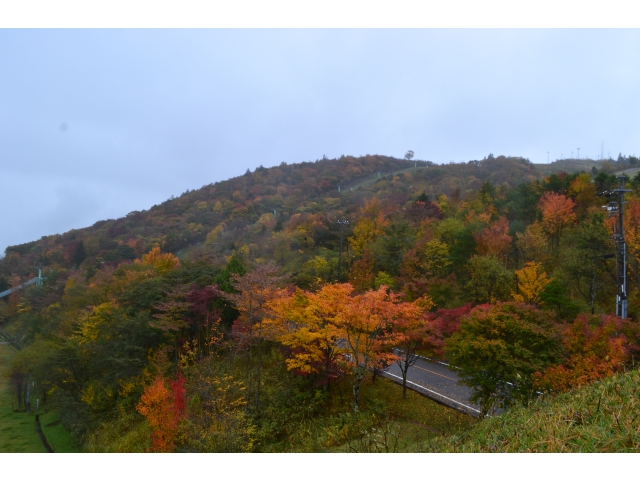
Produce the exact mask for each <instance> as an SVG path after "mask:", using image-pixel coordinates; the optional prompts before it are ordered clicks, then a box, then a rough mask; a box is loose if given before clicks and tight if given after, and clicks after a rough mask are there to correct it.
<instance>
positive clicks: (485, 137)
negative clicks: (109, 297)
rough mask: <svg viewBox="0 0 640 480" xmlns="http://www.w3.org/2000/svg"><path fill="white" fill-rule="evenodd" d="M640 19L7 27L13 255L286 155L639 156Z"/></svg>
mask: <svg viewBox="0 0 640 480" xmlns="http://www.w3.org/2000/svg"><path fill="white" fill-rule="evenodd" d="M639 78H640V30H622V29H619V30H615V29H614V30H607V29H600V30H581V29H568V30H534V29H527V30H504V29H502V30H460V29H456V30H443V29H431V30H419V29H418V30H408V29H407V30H393V29H387V30H376V29H367V30H319V29H317V30H316V29H310V30H305V29H298V30H273V29H270V30H252V29H242V30H233V29H222V30H77V29H74V30H64V29H59V30H21V29H9V30H7V29H4V30H0V173H1V177H0V182H1V183H0V185H1V188H0V202H2V208H1V209H0V212H1V213H0V221H1V224H2V228H1V230H0V250H4V248H5V247H6V246H7V245H13V244H18V243H24V242H27V241H31V240H36V239H38V238H40V237H41V236H43V235H49V234H54V233H62V232H65V231H67V230H69V229H71V228H82V227H85V226H89V225H91V224H93V223H94V222H96V221H97V220H101V219H106V218H117V217H121V216H123V215H126V214H127V213H128V212H130V211H132V210H143V209H147V208H149V207H151V206H152V205H154V204H156V203H160V202H162V201H164V200H166V199H167V198H168V197H170V196H171V195H179V194H180V193H182V192H184V191H185V190H187V189H196V188H200V187H201V186H202V185H205V184H209V183H211V182H215V181H219V180H225V179H227V178H230V177H233V176H237V175H240V174H242V173H244V171H245V170H246V169H247V168H250V169H252V170H253V169H255V167H257V166H258V165H261V164H262V165H264V166H274V165H278V164H279V163H280V162H282V161H285V162H288V163H293V162H301V161H308V160H315V159H317V158H322V156H323V155H326V156H327V157H329V158H333V157H336V156H340V155H341V154H346V155H355V156H358V155H365V154H368V153H369V154H375V153H379V154H385V155H393V156H396V157H402V156H403V155H404V153H405V151H406V150H408V149H412V150H414V151H415V153H416V158H418V159H424V160H432V161H434V162H437V163H442V162H450V161H456V162H457V161H467V160H471V159H482V158H483V157H484V156H486V155H487V154H489V153H494V154H495V155H499V154H505V155H520V156H523V157H527V158H529V159H531V160H532V161H533V162H536V163H538V162H539V163H542V162H546V160H547V151H549V152H550V157H551V160H552V161H553V160H554V159H556V158H560V157H561V155H563V156H564V158H566V157H568V156H570V155H571V152H572V151H573V153H574V156H575V155H577V147H581V150H580V156H581V157H584V156H585V154H586V155H588V156H590V157H592V158H596V157H597V156H598V155H599V154H600V149H601V142H604V152H605V155H606V154H608V153H609V152H611V155H612V156H614V157H615V156H617V155H618V153H619V152H622V153H623V154H633V153H635V154H638V153H640V144H639V143H638V140H639V134H640V118H639V113H640V108H639V107H640V91H639V89H638V84H639Z"/></svg>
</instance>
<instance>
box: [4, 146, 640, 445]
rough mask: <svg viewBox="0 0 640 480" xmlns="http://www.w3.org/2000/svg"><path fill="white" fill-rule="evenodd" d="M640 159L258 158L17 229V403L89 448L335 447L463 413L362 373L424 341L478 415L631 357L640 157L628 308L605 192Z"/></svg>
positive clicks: (8, 331)
mask: <svg viewBox="0 0 640 480" xmlns="http://www.w3.org/2000/svg"><path fill="white" fill-rule="evenodd" d="M631 160H633V161H631ZM637 163H638V159H636V158H630V159H626V158H622V157H621V158H620V159H619V160H618V161H617V162H610V161H604V162H598V163H597V164H594V163H593V161H589V163H585V167H586V168H585V169H584V171H580V168H579V167H580V163H579V162H577V161H574V160H572V161H571V162H570V163H567V167H568V168H567V170H570V171H569V172H567V171H562V165H563V164H562V162H554V163H553V164H551V165H545V166H540V167H536V166H534V165H532V164H531V163H530V162H529V161H527V160H526V159H522V158H506V157H497V158H493V156H492V155H490V156H489V157H488V158H486V159H484V160H482V161H471V162H467V163H457V164H449V165H435V164H432V163H429V162H423V161H415V162H414V161H405V160H398V159H394V158H389V157H382V156H365V157H359V158H354V157H342V158H340V159H337V160H326V159H323V160H319V161H317V162H308V163H301V164H296V165H285V164H282V165H280V166H278V167H274V168H270V169H267V168H263V167H259V168H257V169H256V170H255V171H254V172H247V173H246V174H245V175H243V176H240V177H237V178H234V179H231V180H228V181H224V182H219V183H216V184H212V185H207V186H204V187H202V188H201V189H199V190H196V191H188V192H185V193H184V194H183V195H181V196H180V197H179V198H174V199H170V200H167V201H166V202H164V203H162V204H160V205H155V206H153V207H152V208H150V209H149V210H148V211H143V212H131V213H130V214H128V215H127V216H126V217H124V218H120V219H117V220H106V221H102V222H98V223H96V224H95V225H93V226H91V227H88V228H85V229H79V230H73V231H70V232H67V233H65V234H62V235H52V236H49V237H43V238H42V239H40V240H38V241H35V242H32V243H28V244H24V245H18V246H14V247H9V248H7V250H6V256H5V257H4V258H3V259H2V260H1V261H0V281H1V282H2V283H3V284H4V285H3V286H4V287H9V286H11V285H14V286H17V285H18V284H20V283H21V282H23V281H24V280H26V279H27V278H28V277H30V276H33V275H34V274H35V267H36V266H38V265H42V266H43V270H44V272H43V273H44V275H45V277H46V278H45V280H44V284H43V285H42V286H31V287H29V288H26V289H23V290H15V291H14V292H13V293H11V294H10V295H7V296H5V297H4V298H3V299H0V333H2V335H4V336H6V337H7V338H8V339H9V340H10V341H11V342H12V344H13V345H15V346H16V347H17V348H20V349H21V350H20V351H19V352H18V353H16V354H15V356H14V358H13V360H12V363H11V366H10V368H9V372H8V381H9V384H10V385H11V388H13V391H14V402H15V403H14V405H15V407H14V408H16V409H18V410H20V409H24V410H26V409H28V408H29V407H28V405H27V403H28V402H27V400H26V399H27V398H36V399H41V400H42V403H41V404H40V406H41V407H42V408H45V407H46V408H52V409H55V410H56V411H57V412H58V413H59V415H60V420H61V422H62V424H63V425H64V426H65V428H67V429H68V430H70V431H71V432H72V433H73V434H74V436H75V437H76V439H77V441H78V443H79V445H81V446H82V448H83V449H85V450H89V451H148V450H153V451H185V452H187V451H188V452H196V451H224V452H230V451H331V450H332V449H338V448H346V447H345V445H346V446H348V445H351V446H353V445H354V443H352V442H356V443H357V442H360V443H358V445H359V446H358V447H357V448H361V447H362V446H363V445H364V444H363V443H362V442H363V441H364V440H363V439H364V438H365V436H366V435H368V433H367V432H369V433H370V432H373V431H378V432H382V431H384V432H387V433H389V432H390V431H388V430H385V429H387V427H389V428H391V427H390V425H389V424H388V423H385V422H386V421H387V420H389V419H391V418H395V419H396V420H397V421H399V422H400V427H401V428H406V429H408V430H407V431H412V430H411V429H412V428H414V427H415V426H416V423H415V422H418V425H422V426H421V427H420V428H421V429H422V430H421V433H420V435H418V436H419V437H420V439H421V440H420V441H427V440H428V438H427V437H429V436H430V435H431V436H432V435H433V433H434V432H441V433H442V434H446V433H447V432H448V433H455V430H457V429H458V428H467V426H468V420H464V421H463V420H460V419H459V418H457V419H454V418H453V417H451V415H453V413H452V412H451V411H447V412H445V411H444V410H439V409H440V408H441V409H445V407H440V406H437V405H436V404H433V403H428V405H427V404H423V403H421V402H419V401H418V400H416V398H417V397H411V396H409V397H407V396H406V395H405V394H406V392H404V393H403V389H397V390H394V389H389V388H390V387H393V388H395V386H393V385H389V384H387V383H385V382H383V381H378V382H375V381H374V380H375V378H376V375H375V374H374V375H373V377H372V375H371V372H372V371H373V372H374V373H375V372H377V371H378V370H379V369H381V368H385V367H386V366H387V365H389V363H390V362H396V363H398V365H400V367H401V368H403V369H404V370H403V372H405V373H406V371H407V369H408V368H409V366H410V365H409V364H410V362H411V359H412V358H413V359H415V357H414V356H413V355H414V354H416V353H419V354H421V355H425V356H429V357H435V358H441V359H446V360H447V361H448V362H449V363H451V364H452V365H453V366H455V367H457V369H458V370H457V372H458V374H459V376H460V378H461V379H462V381H463V382H464V383H465V384H466V385H468V386H469V387H471V388H472V390H473V392H474V393H473V398H472V399H471V400H472V401H477V402H478V403H479V405H480V406H481V407H482V410H483V412H488V411H490V409H491V408H492V407H493V406H496V405H497V406H498V407H503V408H507V407H509V406H510V405H512V404H513V403H523V404H526V403H527V402H528V401H530V400H531V396H532V395H533V394H534V392H536V391H541V390H542V391H545V392H547V393H549V394H552V395H553V394H555V393H557V392H562V391H566V390H569V389H571V388H574V387H577V386H580V385H584V384H588V383H591V382H593V381H596V380H599V379H603V378H607V377H609V376H611V375H613V374H614V373H615V372H617V371H620V370H622V369H624V368H627V367H629V366H630V365H633V364H634V363H637V362H635V360H634V356H636V357H637V356H638V354H640V323H639V322H637V319H638V317H639V316H640V174H635V176H633V177H632V176H631V175H630V177H629V181H628V183H627V187H628V188H629V189H630V190H631V191H630V192H629V193H628V195H627V197H626V199H627V200H628V204H627V206H626V211H627V216H626V217H625V218H626V221H625V225H624V229H625V235H626V240H627V246H628V252H629V258H628V260H629V261H628V265H627V266H628V272H627V273H628V277H629V285H628V293H629V298H628V303H629V309H628V311H629V316H630V318H628V319H621V318H618V317H615V316H613V315H612V313H613V310H614V299H615V296H616V293H617V285H616V282H615V276H614V277H612V272H615V268H616V261H615V258H613V257H615V256H614V255H612V254H613V253H614V251H615V248H614V246H613V243H612V233H613V231H612V223H611V222H612V220H613V219H612V218H609V217H608V216H607V214H606V211H604V210H603V209H602V204H603V198H602V197H599V196H598V195H597V194H598V192H601V191H603V190H607V189H610V188H612V187H613V186H614V185H616V176H615V175H614V174H615V173H616V172H621V171H630V170H631V169H632V168H635V167H636V165H637ZM569 167H570V168H569ZM540 170H544V172H542V173H541V171H540ZM554 170H555V171H554ZM630 173H631V172H630ZM342 219H344V220H345V221H342ZM347 222H348V223H347ZM341 244H342V246H343V253H342V255H340V251H341V249H340V245H341ZM612 278H613V279H614V280H612ZM0 289H2V285H0ZM479 365H482V370H478V366H479ZM505 385H510V387H509V388H505ZM30 388H33V389H34V390H33V391H31V392H30V395H27V392H28V391H29V389H30ZM395 396H397V398H396V397H395ZM45 398H46V402H45V400H44V399H45ZM400 398H402V399H403V400H401V401H400V400H399V399H400ZM411 398H413V400H411ZM423 408H424V409H426V410H424V409H423ZM427 410H428V412H431V413H428V412H427ZM394 421H395V420H394ZM423 423H424V425H423ZM402 425H404V426H402ZM424 426H426V427H427V428H426V429H425V428H423V427H424ZM371 427H375V428H374V429H372V428H371ZM454 427H455V428H454ZM394 428H395V427H394ZM376 429H378V430H376ZM379 429H382V430H379ZM425 435H426V436H425ZM385 436H386V433H385ZM387 437H388V436H387ZM429 438H430V437H429ZM365 443H366V442H365ZM367 444H368V445H369V443H367ZM387 446H388V445H387ZM349 448H351V447H349ZM353 448H355V447H353ZM385 448H386V447H385ZM456 448H457V447H456ZM359 451H360V450H359Z"/></svg>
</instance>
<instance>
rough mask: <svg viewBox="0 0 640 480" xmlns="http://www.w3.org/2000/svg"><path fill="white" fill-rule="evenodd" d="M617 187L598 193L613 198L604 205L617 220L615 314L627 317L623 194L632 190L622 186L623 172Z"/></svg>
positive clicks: (614, 229) (614, 234)
mask: <svg viewBox="0 0 640 480" xmlns="http://www.w3.org/2000/svg"><path fill="white" fill-rule="evenodd" d="M617 178H618V188H614V189H613V190H609V191H605V192H602V193H600V194H598V195H600V196H603V197H606V198H612V197H613V198H614V199H615V200H612V201H610V202H609V204H608V205H605V206H604V207H603V208H605V209H606V210H607V211H608V212H609V216H610V217H613V216H615V215H616V214H617V215H618V221H617V222H616V223H615V224H614V226H613V241H614V242H615V244H616V260H617V264H618V275H617V280H618V294H617V295H616V316H617V317H620V318H627V244H626V243H625V241H624V205H625V203H628V202H625V201H624V194H625V193H626V192H631V191H632V190H629V189H626V188H624V180H625V176H624V174H620V175H618V177H617Z"/></svg>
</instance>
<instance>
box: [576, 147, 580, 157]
mask: <svg viewBox="0 0 640 480" xmlns="http://www.w3.org/2000/svg"><path fill="white" fill-rule="evenodd" d="M576 148H577V149H578V160H580V147H576Z"/></svg>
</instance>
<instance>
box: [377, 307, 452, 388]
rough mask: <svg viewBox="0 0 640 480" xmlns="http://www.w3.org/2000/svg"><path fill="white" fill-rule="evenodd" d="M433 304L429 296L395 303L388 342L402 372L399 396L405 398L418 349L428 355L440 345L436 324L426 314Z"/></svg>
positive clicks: (440, 338)
mask: <svg viewBox="0 0 640 480" xmlns="http://www.w3.org/2000/svg"><path fill="white" fill-rule="evenodd" d="M433 305H434V304H433V302H432V301H431V299H430V298H429V297H421V298H419V299H417V300H416V301H415V302H399V303H396V304H394V306H395V311H394V312H393V316H392V318H391V327H390V329H391V332H392V335H391V344H392V345H393V347H395V351H394V353H395V355H396V363H397V364H398V366H399V367H400V371H401V372H402V398H407V373H408V371H409V367H411V366H413V365H415V363H416V361H417V360H418V352H419V351H422V352H424V353H428V354H430V355H431V354H433V353H435V352H436V351H438V350H440V348H441V347H442V345H443V342H442V335H441V333H440V332H439V331H438V328H437V325H436V323H435V322H434V321H433V320H430V319H429V317H427V315H426V314H427V311H428V310H429V309H430V308H431V307H433Z"/></svg>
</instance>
